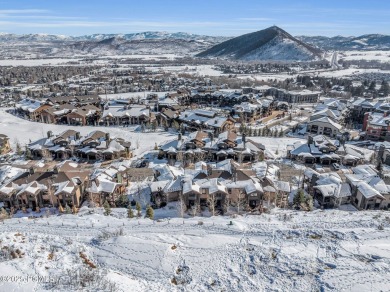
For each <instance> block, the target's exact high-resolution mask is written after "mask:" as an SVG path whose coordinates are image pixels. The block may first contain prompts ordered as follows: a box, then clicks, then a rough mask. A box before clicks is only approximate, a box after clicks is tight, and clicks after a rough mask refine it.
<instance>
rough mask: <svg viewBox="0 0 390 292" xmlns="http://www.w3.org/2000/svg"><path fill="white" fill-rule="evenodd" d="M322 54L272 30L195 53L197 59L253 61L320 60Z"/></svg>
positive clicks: (289, 36)
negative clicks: (216, 58)
mask: <svg viewBox="0 0 390 292" xmlns="http://www.w3.org/2000/svg"><path fill="white" fill-rule="evenodd" d="M321 55H322V52H321V51H320V50H319V49H317V48H314V47H312V46H310V45H307V44H305V43H304V42H302V41H300V40H298V39H296V38H294V37H293V36H292V35H290V34H289V33H287V32H286V31H284V30H283V29H281V28H279V27H277V26H272V27H269V28H267V29H264V30H260V31H256V32H252V33H248V34H244V35H242V36H239V37H236V38H233V39H230V40H227V41H225V42H223V43H220V44H218V45H215V46H213V47H211V48H210V49H207V50H206V51H204V52H202V53H199V54H198V55H197V56H198V57H205V58H210V57H211V58H214V57H220V58H227V59H235V60H245V61H256V60H263V61H264V60H273V61H309V60H315V59H320V57H321Z"/></svg>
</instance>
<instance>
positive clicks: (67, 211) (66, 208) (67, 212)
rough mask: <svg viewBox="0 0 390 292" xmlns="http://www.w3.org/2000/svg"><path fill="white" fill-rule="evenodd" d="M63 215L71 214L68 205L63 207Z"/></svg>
mask: <svg viewBox="0 0 390 292" xmlns="http://www.w3.org/2000/svg"><path fill="white" fill-rule="evenodd" d="M65 214H72V209H71V208H70V207H69V206H68V204H66V205H65Z"/></svg>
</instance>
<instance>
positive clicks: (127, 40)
mask: <svg viewBox="0 0 390 292" xmlns="http://www.w3.org/2000/svg"><path fill="white" fill-rule="evenodd" d="M322 50H390V36H386V35H363V36H360V37H342V36H337V37H322V36H315V37H309V36H299V37H293V36H291V35H290V34H288V33H287V32H285V31H284V30H282V29H280V28H278V27H276V26H273V27H270V28H267V29H265V30H261V31H258V32H254V33H250V34H246V35H243V36H239V37H235V38H231V37H222V36H207V35H197V34H190V33H185V32H177V33H168V32H153V31H149V32H140V33H131V34H93V35H84V36H64V35H52V34H24V35H17V34H10V33H0V58H23V57H28V58H42V57H45V58H50V57H73V56H75V55H87V56H89V55H102V56H104V55H124V54H161V53H172V54H177V55H195V54H198V56H202V57H221V58H232V59H238V60H248V61H251V60H289V61H291V60H302V61H304V60H314V59H318V58H320V56H321V51H322Z"/></svg>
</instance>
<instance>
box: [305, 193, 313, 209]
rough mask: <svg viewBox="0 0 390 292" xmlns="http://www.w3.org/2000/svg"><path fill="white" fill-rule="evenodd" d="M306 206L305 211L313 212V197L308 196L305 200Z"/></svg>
mask: <svg viewBox="0 0 390 292" xmlns="http://www.w3.org/2000/svg"><path fill="white" fill-rule="evenodd" d="M306 205H307V209H308V210H309V211H313V208H314V207H313V197H312V196H310V195H308V196H307V198H306Z"/></svg>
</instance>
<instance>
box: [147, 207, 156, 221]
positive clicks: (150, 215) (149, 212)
mask: <svg viewBox="0 0 390 292" xmlns="http://www.w3.org/2000/svg"><path fill="white" fill-rule="evenodd" d="M145 218H149V219H150V220H153V218H154V210H153V208H152V207H151V206H148V207H147V208H146V214H145Z"/></svg>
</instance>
